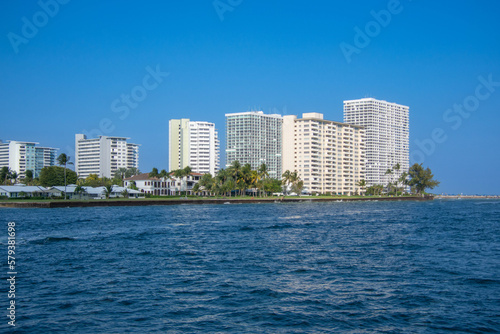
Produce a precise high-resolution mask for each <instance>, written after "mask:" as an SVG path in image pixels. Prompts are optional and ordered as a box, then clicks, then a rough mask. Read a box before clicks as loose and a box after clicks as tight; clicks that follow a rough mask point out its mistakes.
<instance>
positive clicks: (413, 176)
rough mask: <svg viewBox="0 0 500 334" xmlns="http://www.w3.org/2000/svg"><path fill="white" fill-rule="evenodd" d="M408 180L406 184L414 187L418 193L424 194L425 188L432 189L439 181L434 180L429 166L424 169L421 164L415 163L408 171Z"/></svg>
mask: <svg viewBox="0 0 500 334" xmlns="http://www.w3.org/2000/svg"><path fill="white" fill-rule="evenodd" d="M408 174H409V175H410V181H409V182H408V184H409V185H410V186H411V187H412V188H413V189H415V191H416V193H417V194H418V195H422V196H423V195H424V192H425V189H434V187H437V186H438V185H439V184H440V182H439V181H436V180H434V175H433V174H432V171H431V170H430V168H429V167H427V168H426V169H424V167H422V164H417V163H415V164H414V165H413V166H411V167H410V170H409V171H408Z"/></svg>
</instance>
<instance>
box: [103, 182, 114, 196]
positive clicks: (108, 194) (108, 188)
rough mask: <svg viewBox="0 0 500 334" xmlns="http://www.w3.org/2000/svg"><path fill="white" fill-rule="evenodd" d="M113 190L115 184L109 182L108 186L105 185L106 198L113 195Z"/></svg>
mask: <svg viewBox="0 0 500 334" xmlns="http://www.w3.org/2000/svg"><path fill="white" fill-rule="evenodd" d="M112 192H113V186H112V185H110V184H108V185H107V186H105V187H104V194H105V195H106V198H107V199H109V196H111V193H112Z"/></svg>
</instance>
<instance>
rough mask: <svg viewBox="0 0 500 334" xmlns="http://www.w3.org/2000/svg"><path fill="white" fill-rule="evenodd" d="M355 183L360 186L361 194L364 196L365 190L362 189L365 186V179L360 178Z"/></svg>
mask: <svg viewBox="0 0 500 334" xmlns="http://www.w3.org/2000/svg"><path fill="white" fill-rule="evenodd" d="M356 185H357V186H358V187H360V188H361V191H362V192H363V193H362V196H365V192H364V191H363V189H364V188H365V187H366V181H365V180H364V179H361V180H359V181H358V182H357V183H356Z"/></svg>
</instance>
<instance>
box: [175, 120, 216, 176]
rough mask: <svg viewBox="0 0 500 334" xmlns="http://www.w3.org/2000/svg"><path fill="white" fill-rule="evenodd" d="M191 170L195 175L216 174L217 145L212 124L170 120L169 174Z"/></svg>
mask: <svg viewBox="0 0 500 334" xmlns="http://www.w3.org/2000/svg"><path fill="white" fill-rule="evenodd" d="M186 166H189V167H191V170H192V171H193V172H194V173H201V174H206V173H210V174H212V175H215V174H216V173H217V172H218V171H219V168H220V143H219V136H218V132H217V129H215V124H214V123H209V122H194V121H190V120H189V119H186V118H182V119H171V120H170V121H169V154H168V168H169V170H170V171H173V170H176V169H182V168H185V167H186Z"/></svg>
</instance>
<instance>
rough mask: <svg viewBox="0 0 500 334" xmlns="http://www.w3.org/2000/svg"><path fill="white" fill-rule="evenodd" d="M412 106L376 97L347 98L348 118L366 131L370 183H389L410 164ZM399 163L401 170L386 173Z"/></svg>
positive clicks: (367, 181) (367, 177) (345, 116)
mask: <svg viewBox="0 0 500 334" xmlns="http://www.w3.org/2000/svg"><path fill="white" fill-rule="evenodd" d="M409 110H410V108H409V107H407V106H404V105H401V104H396V103H390V102H386V101H380V100H376V99H373V98H364V99H359V100H349V101H344V122H345V123H349V124H355V125H361V126H363V127H364V128H365V131H366V183H367V186H372V185H375V184H381V185H387V184H388V182H395V181H396V180H397V178H398V177H399V175H401V173H403V172H405V171H406V172H407V171H408V168H409V163H410V162H409V136H410V130H409V114H410V111H409ZM397 164H399V166H400V169H399V171H395V172H394V173H393V174H386V172H387V170H388V169H392V168H393V167H394V166H396V165H397Z"/></svg>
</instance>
